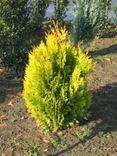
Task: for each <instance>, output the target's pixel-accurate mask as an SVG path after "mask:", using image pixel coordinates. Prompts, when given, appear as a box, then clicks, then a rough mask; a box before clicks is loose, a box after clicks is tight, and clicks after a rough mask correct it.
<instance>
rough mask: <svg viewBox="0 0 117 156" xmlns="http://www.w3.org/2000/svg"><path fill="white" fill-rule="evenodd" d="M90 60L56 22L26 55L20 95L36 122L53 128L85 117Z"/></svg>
mask: <svg viewBox="0 0 117 156" xmlns="http://www.w3.org/2000/svg"><path fill="white" fill-rule="evenodd" d="M91 69H92V60H91V59H90V58H89V57H88V56H87V55H86V54H84V53H83V52H82V50H81V49H80V48H78V49H76V48H74V47H73V46H72V43H71V41H70V35H69V33H68V32H67V30H66V28H59V27H58V25H57V24H54V27H52V28H51V31H49V32H48V33H47V34H46V43H44V42H43V41H42V42H41V44H40V45H39V46H37V47H34V49H33V50H32V51H31V52H30V54H29V63H28V65H27V66H26V70H25V78H24V91H23V97H24V99H25V102H26V105H27V108H28V110H29V112H30V113H31V114H32V116H33V117H34V118H35V119H36V121H37V123H38V124H39V125H40V126H41V127H42V128H44V129H45V128H46V129H51V130H54V131H56V130H57V129H59V128H60V127H62V126H63V125H64V126H65V125H71V124H73V123H74V122H79V121H81V120H83V119H85V118H87V117H88V116H89V112H88V109H89V107H90V104H91V95H90V93H89V92H88V91H87V83H86V78H85V76H86V74H87V73H88V72H89V71H90V70H91Z"/></svg>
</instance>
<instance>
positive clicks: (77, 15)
mask: <svg viewBox="0 0 117 156" xmlns="http://www.w3.org/2000/svg"><path fill="white" fill-rule="evenodd" d="M74 2H75V7H74V19H73V22H72V42H73V44H74V45H77V43H78V42H80V41H83V42H87V41H88V42H89V41H90V40H92V39H93V38H94V37H95V36H96V35H97V33H98V32H99V30H100V29H101V27H102V25H103V24H104V19H105V14H104V9H103V6H102V5H101V4H102V3H101V0H80V1H77V0H76V1H74Z"/></svg>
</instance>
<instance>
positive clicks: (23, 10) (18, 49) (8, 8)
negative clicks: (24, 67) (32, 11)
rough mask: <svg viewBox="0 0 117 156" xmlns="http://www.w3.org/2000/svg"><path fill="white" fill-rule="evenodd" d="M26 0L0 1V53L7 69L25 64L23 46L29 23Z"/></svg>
mask: <svg viewBox="0 0 117 156" xmlns="http://www.w3.org/2000/svg"><path fill="white" fill-rule="evenodd" d="M27 2H28V0H18V1H16V0H1V2H0V31H1V33H0V40H1V42H0V51H1V57H2V59H3V62H4V63H5V65H7V66H8V67H11V66H12V67H14V68H17V67H19V66H20V65H19V64H20V63H22V62H23V61H24V62H25V60H24V59H25V57H23V56H24V55H25V53H24V51H23V50H24V49H23V47H24V45H25V40H24V36H26V28H27V25H28V21H29V16H28V9H27Z"/></svg>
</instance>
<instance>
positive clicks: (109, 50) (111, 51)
mask: <svg viewBox="0 0 117 156" xmlns="http://www.w3.org/2000/svg"><path fill="white" fill-rule="evenodd" d="M107 54H117V44H115V45H112V46H110V47H108V48H104V49H99V50H96V51H93V52H89V55H90V56H91V57H94V58H95V57H98V56H104V55H107Z"/></svg>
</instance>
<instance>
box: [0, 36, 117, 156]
mask: <svg viewBox="0 0 117 156" xmlns="http://www.w3.org/2000/svg"><path fill="white" fill-rule="evenodd" d="M91 49H92V50H93V52H91V53H90V55H91V57H92V58H93V59H94V62H95V69H94V71H92V72H91V73H90V74H89V75H88V77H87V80H88V88H89V90H90V91H91V92H92V94H93V100H92V107H91V113H92V116H91V118H90V119H89V120H88V121H87V122H85V123H82V124H81V125H79V126H76V127H74V128H68V129H66V130H63V131H60V132H58V133H57V134H56V135H52V134H49V133H48V134H44V132H42V131H41V129H40V128H39V127H37V125H36V123H35V120H34V119H33V118H32V117H31V115H30V114H29V113H28V112H27V109H26V107H25V104H24V101H23V100H22V98H21V92H22V81H21V80H20V79H18V78H16V77H15V74H14V73H12V72H10V71H7V70H5V69H4V68H2V67H1V68H0V155H1V156H38V155H40V156H49V155H51V156H57V155H58V156H117V37H114V38H105V39H97V40H95V41H94V42H92V46H91Z"/></svg>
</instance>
